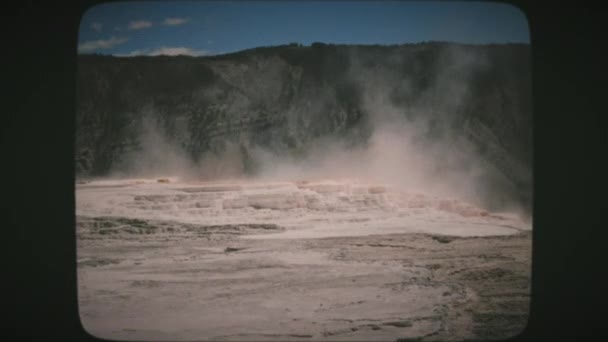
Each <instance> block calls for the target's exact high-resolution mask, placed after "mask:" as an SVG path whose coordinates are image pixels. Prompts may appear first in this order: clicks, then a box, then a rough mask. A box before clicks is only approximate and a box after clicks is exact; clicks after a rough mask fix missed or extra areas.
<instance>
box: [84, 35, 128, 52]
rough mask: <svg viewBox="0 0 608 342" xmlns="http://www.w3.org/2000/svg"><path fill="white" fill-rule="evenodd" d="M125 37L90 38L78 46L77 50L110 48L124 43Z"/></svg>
mask: <svg viewBox="0 0 608 342" xmlns="http://www.w3.org/2000/svg"><path fill="white" fill-rule="evenodd" d="M127 40H128V39H127V38H116V37H111V38H110V39H99V40H90V41H88V42H84V43H82V44H80V45H79V46H78V52H92V51H95V50H100V49H110V48H113V47H114V46H116V45H120V44H124V43H125V42H127Z"/></svg>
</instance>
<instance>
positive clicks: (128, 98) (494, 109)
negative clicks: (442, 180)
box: [75, 42, 532, 204]
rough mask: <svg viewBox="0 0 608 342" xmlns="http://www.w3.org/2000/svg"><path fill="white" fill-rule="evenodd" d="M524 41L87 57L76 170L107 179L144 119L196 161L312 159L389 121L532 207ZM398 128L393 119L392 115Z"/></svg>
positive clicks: (248, 166)
mask: <svg viewBox="0 0 608 342" xmlns="http://www.w3.org/2000/svg"><path fill="white" fill-rule="evenodd" d="M530 75H531V73H530V47H529V45H527V44H497V45H462V44H453V43H442V42H427V43H418V44H405V45H392V46H379V45H365V46H359V45H329V44H322V43H314V44H312V45H311V46H302V45H299V44H290V45H284V46H275V47H261V48H255V49H251V50H245V51H241V52H237V53H231V54H225V55H216V56H203V57H191V56H155V57H149V56H139V57H114V56H104V55H80V56H79V66H78V84H77V91H78V93H77V107H76V150H75V152H76V165H75V166H76V173H77V176H79V177H81V176H82V177H87V176H103V175H107V174H108V173H109V172H110V171H111V170H112V169H113V168H115V167H116V166H117V165H118V164H119V162H120V160H121V158H122V157H123V156H124V155H125V153H128V152H132V151H137V149H138V148H140V147H141V141H140V138H139V135H138V134H135V132H138V130H140V126H141V123H142V120H143V119H144V118H150V117H152V118H154V120H155V121H156V122H157V123H158V126H159V127H161V130H162V134H163V135H164V136H166V137H167V139H169V140H171V141H172V142H174V143H175V144H177V145H178V146H179V148H180V149H181V150H183V151H185V153H186V154H187V155H188V156H189V158H191V159H192V160H193V161H197V160H198V159H199V158H200V157H201V156H202V155H203V154H209V153H212V154H216V155H221V153H222V152H223V151H224V149H226V148H227V146H228V145H231V144H232V145H235V144H236V145H237V146H239V151H240V153H241V154H242V157H243V159H244V163H243V165H245V168H244V171H245V172H249V173H255V167H254V166H252V165H254V163H252V162H251V160H249V159H250V158H251V156H250V154H249V153H248V151H250V150H251V149H252V148H253V147H256V146H257V147H262V148H264V149H266V150H268V151H272V153H276V154H277V155H290V156H298V155H305V154H306V152H307V150H308V148H309V147H310V146H311V144H313V143H314V141H316V140H318V139H322V138H324V137H327V136H331V137H334V138H335V137H337V138H339V139H342V140H343V141H346V142H348V143H350V144H353V145H357V144H366V143H367V141H368V139H369V137H370V136H371V134H372V132H373V130H374V127H376V126H377V124H378V121H382V120H384V118H385V116H386V113H390V114H391V115H392V116H395V115H397V116H402V117H403V118H404V120H406V121H407V120H409V121H412V122H414V121H415V122H418V121H420V120H423V121H424V122H425V123H426V126H425V127H428V129H427V130H426V131H425V132H424V136H425V137H427V138H428V139H433V138H437V139H441V138H442V137H444V136H446V135H449V136H457V137H459V138H462V139H465V140H466V141H468V142H469V143H470V144H472V145H473V146H475V148H476V149H477V151H478V152H479V154H480V155H481V156H483V158H484V160H486V161H487V162H488V163H489V164H491V165H493V166H494V167H495V168H496V169H497V170H498V171H499V173H500V174H501V175H502V176H501V177H502V178H504V179H503V180H502V181H501V182H502V183H501V184H502V185H501V186H502V187H503V188H505V189H507V188H508V190H509V191H508V192H510V193H511V194H515V195H514V196H516V197H519V199H520V200H521V201H523V202H526V203H528V204H529V200H530V198H529V191H530V186H531V167H532V156H531V151H532V147H531V138H532V131H531V130H532V125H531V123H532V113H531V109H532V105H531V79H530ZM393 119H394V118H393Z"/></svg>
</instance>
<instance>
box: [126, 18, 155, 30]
mask: <svg viewBox="0 0 608 342" xmlns="http://www.w3.org/2000/svg"><path fill="white" fill-rule="evenodd" d="M149 27H152V23H151V22H149V21H145V20H136V21H132V22H130V23H129V30H141V29H145V28H149Z"/></svg>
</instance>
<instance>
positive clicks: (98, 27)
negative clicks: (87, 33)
mask: <svg viewBox="0 0 608 342" xmlns="http://www.w3.org/2000/svg"><path fill="white" fill-rule="evenodd" d="M91 28H92V29H93V30H95V31H97V32H101V29H102V28H103V25H102V24H101V23H92V24H91Z"/></svg>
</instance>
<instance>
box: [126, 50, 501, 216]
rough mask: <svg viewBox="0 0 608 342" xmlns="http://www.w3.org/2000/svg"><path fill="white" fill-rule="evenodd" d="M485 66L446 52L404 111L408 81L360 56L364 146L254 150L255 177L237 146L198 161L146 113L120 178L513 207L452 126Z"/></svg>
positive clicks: (468, 55) (354, 62)
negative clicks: (363, 188)
mask: <svg viewBox="0 0 608 342" xmlns="http://www.w3.org/2000/svg"><path fill="white" fill-rule="evenodd" d="M487 65H488V61H487V60H486V59H485V58H484V56H483V55H482V54H481V53H478V52H474V51H470V50H465V49H462V48H459V47H449V48H447V49H446V50H445V51H444V53H443V54H442V55H441V56H440V58H439V62H438V64H437V69H436V70H433V72H432V74H433V75H435V76H434V78H433V84H432V85H431V86H430V87H429V88H428V90H427V91H425V92H422V94H421V95H418V98H417V99H416V100H415V101H414V102H413V103H411V104H410V105H408V106H407V108H403V107H400V106H398V105H396V104H395V103H394V101H391V99H390V94H391V92H393V91H395V89H398V90H399V91H401V92H405V93H407V92H411V91H412V89H411V85H410V82H409V80H407V79H398V78H396V77H395V76H394V75H392V74H391V73H390V72H387V71H384V72H382V71H373V70H371V69H370V68H363V67H361V66H360V63H359V59H358V56H356V55H352V56H350V75H351V78H352V80H353V81H354V82H356V83H357V84H358V85H359V86H360V87H361V89H362V94H363V98H362V99H361V100H362V103H363V109H364V110H365V112H366V113H367V115H368V116H369V120H370V123H371V125H372V129H373V130H372V134H371V136H370V138H369V139H368V141H367V142H366V144H362V145H358V146H356V147H353V146H351V145H349V144H347V143H346V142H345V141H343V140H341V139H340V138H337V137H332V136H327V137H323V138H321V139H318V140H317V141H314V142H313V143H312V146H311V147H310V148H309V149H308V150H307V153H306V155H305V156H302V157H299V158H294V157H287V156H279V155H277V154H276V153H273V152H271V151H269V150H268V149H264V148H262V147H260V146H248V158H251V160H253V161H254V162H255V164H256V165H257V166H258V167H257V169H256V172H255V173H253V174H251V173H248V172H245V169H246V168H245V165H244V161H243V155H242V151H241V150H240V149H239V146H237V145H230V144H228V145H227V148H226V149H225V150H224V152H223V153H222V154H221V155H219V156H217V155H215V154H211V153H208V154H206V155H203V156H200V158H198V161H197V162H194V161H193V158H191V156H189V155H188V154H187V153H186V152H185V151H184V149H183V148H181V147H180V145H179V144H178V143H177V142H176V141H174V140H172V139H170V138H169V137H168V136H167V135H166V134H165V132H164V131H163V129H162V128H161V126H162V125H159V123H158V122H157V121H156V120H155V119H154V117H157V116H155V115H153V114H154V113H151V111H152V110H151V109H148V111H150V113H147V115H144V116H143V117H144V119H143V120H142V122H141V125H140V128H139V129H138V130H137V132H134V133H135V135H136V136H137V137H138V139H137V140H138V141H139V147H138V148H137V149H134V150H133V151H131V152H129V153H127V154H125V155H124V158H123V159H122V161H121V162H120V163H118V164H117V165H116V166H115V170H114V175H115V176H126V175H128V176H138V177H160V176H178V177H181V178H184V179H190V180H217V179H226V178H230V179H234V178H248V179H252V180H265V181H267V180H301V179H309V178H315V179H336V178H338V179H344V178H350V179H359V180H363V181H370V182H375V183H381V184H386V185H391V186H394V187H397V188H399V189H402V190H404V191H412V192H424V193H431V194H438V195H444V196H450V197H456V198H461V199H465V200H468V201H471V202H474V203H477V204H479V205H481V206H486V207H488V206H492V205H496V203H499V202H500V205H502V206H503V207H504V206H508V205H510V204H512V203H506V202H505V201H504V200H500V199H502V198H503V197H504V198H506V197H508V196H507V195H506V194H504V193H502V192H501V191H503V190H502V189H503V188H501V187H500V186H499V184H500V183H501V182H506V180H505V179H506V178H505V177H504V175H502V174H500V172H498V171H497V170H496V169H494V168H493V167H492V166H491V165H490V164H489V163H487V162H485V161H484V160H483V158H481V157H480V155H478V153H477V152H476V150H475V148H474V146H473V145H472V144H471V143H470V142H469V141H468V140H467V139H466V138H465V134H464V132H463V131H462V130H461V129H460V128H454V127H453V126H452V125H451V121H450V120H451V118H453V115H454V113H455V112H456V111H457V110H459V108H460V107H461V106H462V105H463V103H464V102H465V101H466V100H467V95H468V91H469V86H468V82H469V79H470V75H471V73H472V72H473V71H474V70H477V69H478V68H484V67H487ZM327 96H333V94H328V95H327ZM320 100H322V99H320ZM430 132H435V133H437V132H438V134H433V135H431V134H430ZM488 179H490V180H491V181H488ZM497 199H499V200H497ZM501 201H502V202H501ZM492 203H494V204H492Z"/></svg>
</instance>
